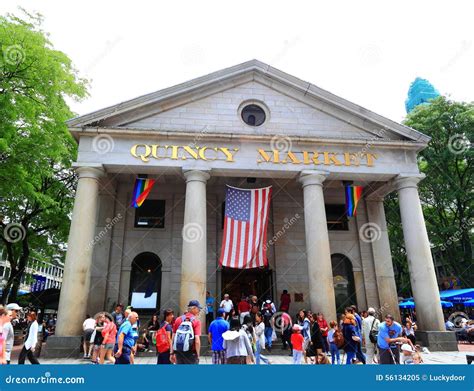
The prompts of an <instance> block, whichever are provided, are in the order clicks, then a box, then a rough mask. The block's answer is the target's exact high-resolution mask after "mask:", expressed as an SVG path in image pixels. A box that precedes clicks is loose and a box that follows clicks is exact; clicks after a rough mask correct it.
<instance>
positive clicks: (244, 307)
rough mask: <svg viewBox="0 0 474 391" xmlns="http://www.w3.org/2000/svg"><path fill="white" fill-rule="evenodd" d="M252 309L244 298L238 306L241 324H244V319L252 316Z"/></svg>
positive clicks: (243, 297)
mask: <svg viewBox="0 0 474 391" xmlns="http://www.w3.org/2000/svg"><path fill="white" fill-rule="evenodd" d="M251 308H252V307H251V306H250V303H249V302H248V300H247V297H245V296H242V298H241V299H240V301H239V304H238V305H237V309H238V311H239V315H240V324H242V323H244V318H245V317H246V316H247V315H250V309H251Z"/></svg>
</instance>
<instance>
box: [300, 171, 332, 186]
mask: <svg viewBox="0 0 474 391" xmlns="http://www.w3.org/2000/svg"><path fill="white" fill-rule="evenodd" d="M328 175H329V172H327V171H318V170H303V171H301V173H300V178H299V181H300V182H301V184H302V185H303V187H305V186H309V185H317V186H322V185H323V182H324V181H325V180H326V178H327V176H328Z"/></svg>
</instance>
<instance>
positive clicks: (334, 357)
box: [328, 320, 341, 365]
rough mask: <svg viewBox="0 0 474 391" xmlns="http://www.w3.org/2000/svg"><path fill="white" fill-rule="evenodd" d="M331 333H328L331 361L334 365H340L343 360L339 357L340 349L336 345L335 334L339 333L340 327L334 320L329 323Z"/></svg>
mask: <svg viewBox="0 0 474 391" xmlns="http://www.w3.org/2000/svg"><path fill="white" fill-rule="evenodd" d="M329 327H330V330H329V333H328V343H329V351H330V352H331V361H332V364H335V363H336V360H337V364H338V365H339V364H340V363H341V358H340V356H339V348H338V347H337V345H336V341H335V340H334V333H335V332H336V331H337V329H338V326H337V323H336V322H335V321H334V320H333V321H331V322H329Z"/></svg>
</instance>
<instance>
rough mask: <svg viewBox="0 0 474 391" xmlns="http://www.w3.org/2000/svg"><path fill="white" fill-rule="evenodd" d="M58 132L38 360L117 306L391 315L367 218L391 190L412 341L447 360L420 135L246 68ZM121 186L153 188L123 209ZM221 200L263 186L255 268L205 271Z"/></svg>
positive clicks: (385, 251)
mask: <svg viewBox="0 0 474 391" xmlns="http://www.w3.org/2000/svg"><path fill="white" fill-rule="evenodd" d="M68 126H69V129H70V132H71V133H72V135H73V136H74V138H75V139H76V140H77V142H78V143H79V153H78V158H77V162H76V163H75V167H76V171H77V174H78V177H79V180H78V186H77V193H76V199H75V204H74V211H73V217H72V222H71V230H70V236H69V244H68V253H67V257H66V262H65V273H64V279H63V286H62V289H61V297H60V304H59V318H58V324H57V329H56V340H55V339H53V340H52V342H50V347H51V350H52V348H53V347H54V346H55V347H56V348H57V349H59V350H60V349H61V348H63V349H65V347H66V346H67V345H69V343H66V341H71V340H75V342H74V343H77V338H78V337H77V336H79V335H80V334H81V326H82V322H83V320H84V317H85V314H86V313H90V314H94V313H97V312H99V311H102V310H108V311H110V310H111V309H112V308H113V306H114V305H115V304H116V303H119V302H120V303H125V304H131V305H133V306H134V307H136V308H138V311H139V312H140V313H145V314H146V313H150V311H154V310H155V309H156V308H160V309H163V308H167V307H171V308H173V309H175V311H178V312H180V311H183V310H184V309H185V308H186V305H187V303H188V301H189V300H190V299H198V300H199V301H200V302H201V303H203V302H205V292H206V291H210V292H211V294H212V295H214V296H216V297H217V298H218V300H220V297H221V295H222V294H223V293H229V294H231V296H232V298H233V299H234V300H236V299H238V298H239V296H240V295H241V294H242V293H246V294H257V295H258V296H259V297H265V296H267V295H270V296H272V297H273V298H274V299H275V300H276V301H278V298H279V295H280V294H281V292H282V290H283V289H286V290H288V292H289V293H290V295H291V298H292V305H291V309H290V312H291V314H292V315H293V313H295V312H296V311H297V309H299V308H310V309H312V310H313V311H321V312H323V313H324V314H325V316H326V318H327V319H328V320H329V319H331V320H332V319H336V316H337V313H338V312H340V311H341V309H342V308H343V307H344V305H347V304H350V303H355V304H357V305H358V307H359V308H361V309H365V308H367V307H369V306H371V307H375V308H376V309H378V310H379V314H380V315H383V314H386V313H392V314H394V315H395V316H397V314H398V302H397V301H398V300H397V299H398V296H397V289H396V285H395V280H394V272H393V266H392V259H391V254H390V246H389V238H388V235H387V225H386V221H385V213H384V206H383V200H384V196H386V195H387V194H389V193H390V192H393V191H396V192H397V193H398V196H399V201H400V213H401V220H402V224H403V233H404V237H405V245H406V252H407V258H408V263H409V270H410V278H411V287H412V290H413V295H414V299H415V301H416V303H417V318H418V325H419V329H420V330H422V332H420V333H419V337H420V338H421V339H422V340H423V342H424V343H425V344H427V345H429V346H431V348H432V349H436V348H439V349H443V350H446V349H448V348H450V347H452V346H453V344H452V341H453V340H452V334H450V333H446V332H442V331H443V330H444V320H443V314H442V310H441V306H440V303H439V294H438V287H437V283H436V277H435V271H434V266H433V260H432V257H431V252H430V244H429V240H428V236H427V232H426V227H425V222H424V218H423V214H422V209H421V205H420V199H419V196H418V190H417V184H418V182H419V181H420V180H421V179H422V178H423V176H422V175H421V174H420V173H419V170H418V166H417V159H416V157H417V152H419V151H420V150H422V149H423V148H424V147H426V145H427V143H428V142H429V140H430V138H429V137H428V136H426V135H424V134H422V133H420V132H417V131H415V130H413V129H411V128H409V127H406V126H404V125H401V124H399V123H396V122H393V121H391V120H388V119H386V118H384V117H382V116H380V115H377V114H375V113H373V112H371V111H369V110H366V109H364V108H362V107H360V106H358V105H356V104H354V103H351V102H348V101H346V100H344V99H342V98H340V97H338V96H335V95H333V94H331V93H329V92H327V91H325V90H322V89H321V88H318V87H316V86H315V85H313V84H311V83H308V82H304V81H302V80H300V79H298V78H296V77H294V76H291V75H289V74H286V73H284V72H282V71H279V70H277V69H275V68H273V67H271V66H269V65H267V64H264V63H262V62H260V61H257V60H252V61H249V62H246V63H243V64H240V65H236V66H234V67H231V68H227V69H224V70H221V71H218V72H214V73H212V74H209V75H207V76H203V77H200V78H197V79H194V80H191V81H188V82H186V83H183V84H180V85H177V86H174V87H171V88H167V89H164V90H161V91H158V92H155V93H151V94H148V95H145V96H141V97H138V98H136V99H132V100H130V101H127V102H123V103H120V104H118V105H116V106H112V107H108V108H105V109H102V110H99V111H96V112H93V113H91V114H88V115H84V116H81V117H78V118H74V119H72V120H70V121H69V122H68ZM137 177H148V178H152V179H155V180H156V183H155V185H154V187H153V189H152V191H151V193H150V195H149V196H148V198H147V200H146V201H145V203H144V204H143V205H142V207H140V208H138V209H134V208H132V207H130V204H131V199H132V190H133V186H134V181H135V179H136V178H137ZM346 183H352V184H354V185H361V186H364V191H363V197H362V200H361V201H360V203H359V206H358V209H357V216H356V217H350V218H347V217H346V214H345V207H344V203H345V199H344V184H346ZM226 185H231V186H235V187H240V188H262V187H266V186H272V189H273V193H272V199H271V205H270V211H269V223H268V233H267V249H268V263H269V265H268V267H267V268H258V269H250V270H240V269H226V268H221V267H219V256H220V249H221V241H222V232H223V211H224V208H223V204H224V200H225V190H226ZM144 292H148V293H149V294H148V295H145V294H144ZM150 294H151V296H150ZM145 296H148V297H147V298H145ZM147 311H148V312H147ZM48 340H49V339H48ZM54 341H56V342H54ZM71 343H72V342H71Z"/></svg>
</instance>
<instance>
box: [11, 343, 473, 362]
mask: <svg viewBox="0 0 474 391" xmlns="http://www.w3.org/2000/svg"><path fill="white" fill-rule="evenodd" d="M20 348H21V347H17V346H15V349H14V352H13V357H12V364H15V363H17V362H18V359H17V357H18V353H19V349H20ZM458 349H459V351H458V352H431V353H423V360H424V362H425V364H441V365H442V364H466V355H467V354H470V355H474V344H471V345H469V344H460V345H458ZM268 358H269V359H270V362H271V363H272V364H292V357H290V356H288V355H278V354H277V355H275V354H272V355H271V356H268ZM341 360H345V356H344V355H341ZM39 361H40V363H41V364H84V365H92V363H91V362H90V361H89V360H84V359H82V358H56V359H51V358H50V359H46V358H42V357H39ZM135 364H145V365H147V364H156V357H155V356H154V355H151V354H150V353H147V354H145V355H142V356H138V357H136V358H135ZM200 364H211V357H210V356H203V357H201V359H200Z"/></svg>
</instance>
